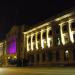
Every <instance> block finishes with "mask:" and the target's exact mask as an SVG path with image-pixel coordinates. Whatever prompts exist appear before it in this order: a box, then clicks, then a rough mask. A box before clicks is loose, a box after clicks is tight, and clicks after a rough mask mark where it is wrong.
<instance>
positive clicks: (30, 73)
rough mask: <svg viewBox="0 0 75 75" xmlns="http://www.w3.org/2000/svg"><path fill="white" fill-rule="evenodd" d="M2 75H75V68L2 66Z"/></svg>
mask: <svg viewBox="0 0 75 75" xmlns="http://www.w3.org/2000/svg"><path fill="white" fill-rule="evenodd" d="M0 75H75V68H72V67H67V68H65V67H64V68H59V67H58V68H57V67H43V68H42V67H41V68H36V67H34V68H31V67H27V68H0Z"/></svg>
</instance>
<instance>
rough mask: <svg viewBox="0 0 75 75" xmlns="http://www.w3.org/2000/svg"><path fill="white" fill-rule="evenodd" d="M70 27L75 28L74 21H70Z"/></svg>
mask: <svg viewBox="0 0 75 75" xmlns="http://www.w3.org/2000/svg"><path fill="white" fill-rule="evenodd" d="M71 29H75V21H73V22H72V23H71Z"/></svg>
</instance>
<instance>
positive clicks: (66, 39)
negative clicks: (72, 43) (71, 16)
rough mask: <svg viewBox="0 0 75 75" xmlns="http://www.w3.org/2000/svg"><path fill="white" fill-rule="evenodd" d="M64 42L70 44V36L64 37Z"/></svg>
mask: <svg viewBox="0 0 75 75" xmlns="http://www.w3.org/2000/svg"><path fill="white" fill-rule="evenodd" d="M64 40H65V44H67V43H69V37H68V36H64Z"/></svg>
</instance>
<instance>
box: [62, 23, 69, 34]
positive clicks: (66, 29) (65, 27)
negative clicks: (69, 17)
mask: <svg viewBox="0 0 75 75" xmlns="http://www.w3.org/2000/svg"><path fill="white" fill-rule="evenodd" d="M62 30H63V33H64V32H68V23H64V26H63V28H62Z"/></svg>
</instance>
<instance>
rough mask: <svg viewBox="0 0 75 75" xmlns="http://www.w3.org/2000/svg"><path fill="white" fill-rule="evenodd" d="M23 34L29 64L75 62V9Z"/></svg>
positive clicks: (70, 63) (66, 63) (24, 48)
mask: <svg viewBox="0 0 75 75" xmlns="http://www.w3.org/2000/svg"><path fill="white" fill-rule="evenodd" d="M23 34H24V44H23V50H24V52H25V58H26V59H27V63H28V65H34V66H35V65H40V66H41V65H44V66H45V65H72V64H75V11H71V12H70V11H69V13H67V12H66V13H65V14H63V15H60V16H57V17H55V18H52V19H48V20H46V21H44V22H42V23H39V24H36V27H34V28H32V29H30V30H28V31H25V32H23Z"/></svg>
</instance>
